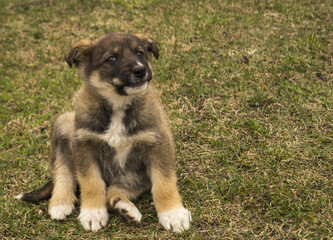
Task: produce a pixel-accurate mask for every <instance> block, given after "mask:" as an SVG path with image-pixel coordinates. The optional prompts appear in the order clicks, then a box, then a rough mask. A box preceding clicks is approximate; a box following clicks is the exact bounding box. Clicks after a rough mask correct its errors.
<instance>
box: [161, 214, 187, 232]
mask: <svg viewBox="0 0 333 240" xmlns="http://www.w3.org/2000/svg"><path fill="white" fill-rule="evenodd" d="M158 219H159V222H160V224H161V225H162V226H163V227H164V229H165V230H170V231H173V232H176V233H180V232H182V231H185V230H189V229H190V222H191V221H192V217H191V213H190V212H189V211H188V210H187V209H185V208H179V209H176V210H171V211H167V212H162V213H158Z"/></svg>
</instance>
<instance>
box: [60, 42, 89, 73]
mask: <svg viewBox="0 0 333 240" xmlns="http://www.w3.org/2000/svg"><path fill="white" fill-rule="evenodd" d="M90 50H91V43H90V42H89V41H87V40H81V41H79V42H77V43H76V44H74V46H73V47H72V49H71V50H69V51H68V52H67V53H66V55H65V60H66V62H67V64H68V65H69V67H72V66H73V64H74V65H75V66H76V67H78V65H79V63H80V62H82V61H84V60H85V59H86V58H87V56H88V55H89V54H90Z"/></svg>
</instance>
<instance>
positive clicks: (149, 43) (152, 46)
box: [135, 33, 160, 59]
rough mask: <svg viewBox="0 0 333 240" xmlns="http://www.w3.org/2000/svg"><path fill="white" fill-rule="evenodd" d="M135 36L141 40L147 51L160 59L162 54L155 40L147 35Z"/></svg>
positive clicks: (139, 34)
mask: <svg viewBox="0 0 333 240" xmlns="http://www.w3.org/2000/svg"><path fill="white" fill-rule="evenodd" d="M135 36H136V37H138V38H139V39H140V40H141V42H142V43H143V45H144V46H145V48H146V49H147V51H148V52H150V53H153V55H154V57H155V58H156V59H158V57H159V55H160V54H159V51H158V47H157V43H156V41H155V39H154V38H153V37H152V36H151V35H150V34H147V33H138V34H135Z"/></svg>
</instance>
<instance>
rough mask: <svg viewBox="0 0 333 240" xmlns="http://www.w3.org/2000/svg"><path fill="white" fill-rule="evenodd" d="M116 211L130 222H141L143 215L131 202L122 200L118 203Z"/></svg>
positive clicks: (115, 207)
mask: <svg viewBox="0 0 333 240" xmlns="http://www.w3.org/2000/svg"><path fill="white" fill-rule="evenodd" d="M114 209H115V210H117V211H118V212H119V213H120V214H121V215H122V216H123V217H124V218H126V219H127V220H128V221H130V222H134V223H139V222H140V221H141V218H142V215H141V213H140V212H139V210H138V209H137V208H136V206H135V205H134V204H133V203H132V202H130V201H123V200H120V201H119V202H117V203H116V205H115V206H114Z"/></svg>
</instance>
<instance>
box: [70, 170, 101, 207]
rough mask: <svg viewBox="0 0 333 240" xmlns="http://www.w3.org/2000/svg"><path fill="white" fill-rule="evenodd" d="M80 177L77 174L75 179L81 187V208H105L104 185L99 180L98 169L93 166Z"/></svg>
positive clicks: (79, 174)
mask: <svg viewBox="0 0 333 240" xmlns="http://www.w3.org/2000/svg"><path fill="white" fill-rule="evenodd" d="M86 174H87V175H85V176H82V175H81V173H78V175H77V178H78V181H79V183H80V186H81V208H84V209H101V208H105V206H106V191H105V188H106V186H105V183H104V182H103V180H102V179H101V176H100V172H99V170H98V168H97V167H96V166H94V165H92V166H91V167H90V169H89V170H88V171H87V172H86Z"/></svg>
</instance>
